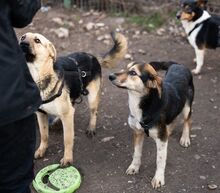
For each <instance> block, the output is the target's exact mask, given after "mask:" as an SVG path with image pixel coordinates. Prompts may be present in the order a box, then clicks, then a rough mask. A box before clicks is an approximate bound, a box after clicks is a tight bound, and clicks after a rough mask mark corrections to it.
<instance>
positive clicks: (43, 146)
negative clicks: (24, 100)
mask: <svg viewBox="0 0 220 193" xmlns="http://www.w3.org/2000/svg"><path fill="white" fill-rule="evenodd" d="M37 120H38V125H39V129H40V146H39V147H38V149H37V150H36V151H35V155H34V157H35V158H36V159H37V158H41V157H43V156H44V154H45V152H46V150H47V147H48V138H49V129H48V127H49V126H48V115H47V114H44V113H41V112H37Z"/></svg>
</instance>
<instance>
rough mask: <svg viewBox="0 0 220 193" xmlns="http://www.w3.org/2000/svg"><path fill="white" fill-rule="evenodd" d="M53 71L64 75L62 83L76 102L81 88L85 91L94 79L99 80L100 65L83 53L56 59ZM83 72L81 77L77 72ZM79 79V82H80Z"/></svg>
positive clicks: (93, 58) (94, 58) (89, 55)
mask: <svg viewBox="0 0 220 193" xmlns="http://www.w3.org/2000/svg"><path fill="white" fill-rule="evenodd" d="M54 69H55V71H56V72H57V73H58V74H59V73H60V72H61V73H63V74H64V81H65V84H66V86H67V87H68V89H69V92H70V98H71V99H73V100H76V99H77V98H78V97H79V96H80V95H81V94H82V93H81V86H83V89H86V87H87V86H88V84H89V83H90V82H91V81H92V80H95V79H96V78H98V77H100V78H101V65H100V63H99V61H98V60H97V58H96V57H95V56H93V55H91V54H88V53H84V52H77V53H72V54H69V55H67V56H61V57H58V58H57V60H56V62H55V64H54ZM83 71H84V72H85V73H86V76H85V77H82V76H81V74H80V73H79V72H83ZM80 76H81V77H80ZM80 79H81V81H80Z"/></svg>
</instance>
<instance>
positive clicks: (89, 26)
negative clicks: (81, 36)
mask: <svg viewBox="0 0 220 193" xmlns="http://www.w3.org/2000/svg"><path fill="white" fill-rule="evenodd" d="M94 27H95V24H94V23H92V22H89V23H87V24H86V25H85V26H84V28H85V30H86V31H90V30H92V29H93V28H94Z"/></svg>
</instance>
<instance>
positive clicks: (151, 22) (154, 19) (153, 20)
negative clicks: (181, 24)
mask: <svg viewBox="0 0 220 193" xmlns="http://www.w3.org/2000/svg"><path fill="white" fill-rule="evenodd" d="M112 15H113V16H117V17H125V18H126V19H127V21H128V23H130V24H133V25H136V26H140V27H142V28H143V29H145V30H147V31H148V32H153V31H155V30H156V29H158V28H160V27H161V26H162V25H164V24H165V23H166V22H167V20H169V19H175V17H176V10H171V11H169V12H168V11H165V13H162V12H161V11H152V12H151V13H148V14H145V15H144V14H141V15H134V14H128V13H112ZM175 21H176V22H178V20H176V19H175Z"/></svg>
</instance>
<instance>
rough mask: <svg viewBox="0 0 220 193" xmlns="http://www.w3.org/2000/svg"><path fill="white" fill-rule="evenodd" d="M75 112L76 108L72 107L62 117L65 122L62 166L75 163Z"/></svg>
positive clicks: (63, 122)
mask: <svg viewBox="0 0 220 193" xmlns="http://www.w3.org/2000/svg"><path fill="white" fill-rule="evenodd" d="M74 113H75V108H74V107H70V108H69V110H68V112H67V113H65V114H64V115H62V116H61V117H60V119H61V121H62V124H63V137H64V157H63V158H62V159H61V160H60V163H61V165H62V166H66V165H68V164H72V163H73V145H74Z"/></svg>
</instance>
